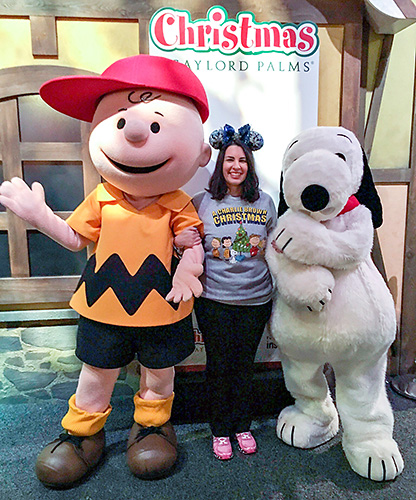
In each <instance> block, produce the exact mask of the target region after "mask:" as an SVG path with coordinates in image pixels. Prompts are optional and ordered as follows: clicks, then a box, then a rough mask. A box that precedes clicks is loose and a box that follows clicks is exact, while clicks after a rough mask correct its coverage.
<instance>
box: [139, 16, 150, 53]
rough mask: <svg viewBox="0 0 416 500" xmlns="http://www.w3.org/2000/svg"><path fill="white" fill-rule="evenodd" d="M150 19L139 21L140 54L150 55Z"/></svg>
mask: <svg viewBox="0 0 416 500" xmlns="http://www.w3.org/2000/svg"><path fill="white" fill-rule="evenodd" d="M149 23H150V20H149V19H140V20H139V52H140V54H148V53H149Z"/></svg>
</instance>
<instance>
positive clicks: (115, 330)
mask: <svg viewBox="0 0 416 500" xmlns="http://www.w3.org/2000/svg"><path fill="white" fill-rule="evenodd" d="M194 348H195V340H194V332H193V326H192V319H191V315H189V316H187V317H186V318H184V319H182V320H181V321H178V322H177V323H174V324H172V325H163V326H152V327H131V326H115V325H108V324H106V323H99V322H97V321H93V320H91V319H87V318H84V317H83V316H81V317H80V319H79V323H78V334H77V348H76V351H75V354H76V355H77V357H78V358H79V359H80V360H81V361H83V362H84V363H87V364H88V365H91V366H95V367H97V368H122V367H123V366H126V365H128V364H129V363H130V361H133V359H135V356H136V355H137V359H138V360H139V362H140V364H142V365H143V366H145V367H146V368H156V369H157V368H159V369H160V368H168V367H170V366H174V365H176V364H178V363H180V362H181V361H183V360H184V359H186V358H187V357H188V356H189V355H190V354H192V352H193V351H194Z"/></svg>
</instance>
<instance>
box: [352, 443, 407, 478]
mask: <svg viewBox="0 0 416 500" xmlns="http://www.w3.org/2000/svg"><path fill="white" fill-rule="evenodd" d="M343 448H344V452H345V455H346V457H347V460H348V462H349V463H350V465H351V468H352V470H353V471H355V472H356V473H357V474H359V475H360V476H363V477H366V478H367V479H372V480H373V481H391V480H392V479H395V478H396V477H397V476H398V475H399V474H400V473H401V472H402V470H403V467H404V462H403V458H402V456H401V454H400V451H399V448H398V447H397V443H396V441H394V439H391V438H384V439H383V438H381V439H380V438H378V439H377V438H375V439H374V441H361V442H357V443H352V444H348V445H347V444H345V443H343Z"/></svg>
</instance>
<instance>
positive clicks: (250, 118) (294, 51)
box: [149, 6, 319, 201]
mask: <svg viewBox="0 0 416 500" xmlns="http://www.w3.org/2000/svg"><path fill="white" fill-rule="evenodd" d="M149 34H150V44H149V52H150V53H151V54H154V55H161V56H164V57H170V58H172V59H175V60H178V61H180V62H182V63H184V64H186V65H187V66H188V67H189V68H191V69H192V71H194V73H195V74H196V75H197V76H198V77H199V79H200V80H201V81H202V83H203V84H204V87H205V89H206V91H207V94H208V101H209V105H210V118H209V119H208V121H207V123H206V124H205V127H206V136H207V137H208V135H209V134H210V132H212V131H213V130H214V129H217V128H219V127H221V126H223V125H224V124H225V123H229V124H230V125H232V126H234V127H235V128H236V127H240V126H241V125H244V124H245V123H249V124H250V125H251V126H252V127H253V129H254V130H257V131H259V132H260V133H261V134H262V135H263V137H264V147H263V148H262V149H261V150H260V151H258V152H256V153H255V159H256V165H257V169H258V172H259V177H260V181H261V186H262V188H263V189H264V190H265V191H267V192H268V193H269V194H271V195H272V196H273V197H274V199H275V200H276V201H277V194H278V191H279V179H280V168H281V160H282V156H283V152H284V150H285V148H286V146H287V144H288V142H289V141H290V140H291V139H292V137H293V136H294V135H296V134H297V133H298V132H300V131H301V130H303V129H305V128H308V127H312V126H315V125H317V115H318V76H319V36H318V27H317V26H316V25H315V24H314V23H312V22H310V21H308V20H305V21H304V22H302V23H299V24H293V23H280V22H279V21H278V20H270V21H268V22H261V23H258V22H257V21H256V20H255V16H254V14H253V13H252V12H239V13H238V14H237V15H236V18H235V19H230V18H229V16H228V13H227V11H226V10H225V9H224V8H223V7H221V6H213V7H211V8H210V9H209V10H208V12H207V15H206V18H205V19H196V20H193V19H192V18H191V14H190V13H189V12H188V11H186V10H178V9H174V8H171V7H165V8H162V9H160V10H158V11H157V12H156V13H155V14H154V15H153V17H152V19H151V21H150V26H149ZM213 160H215V157H214V159H213ZM212 170H213V161H212V162H211V164H210V165H209V166H208V170H207V169H199V172H198V174H197V178H196V179H193V180H192V181H191V182H190V184H189V185H188V186H185V189H186V190H187V191H188V192H189V193H190V194H191V195H192V194H194V193H195V192H196V191H199V190H201V189H204V188H205V187H206V184H207V181H208V178H209V175H210V173H211V172H212Z"/></svg>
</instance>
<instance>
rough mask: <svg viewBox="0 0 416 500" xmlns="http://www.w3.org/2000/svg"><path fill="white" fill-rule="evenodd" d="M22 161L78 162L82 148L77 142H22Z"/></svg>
mask: <svg viewBox="0 0 416 500" xmlns="http://www.w3.org/2000/svg"><path fill="white" fill-rule="evenodd" d="M20 155H21V157H22V161H53V162H60V161H67V162H76V161H78V162H80V161H81V159H82V148H81V144H80V143H79V142H22V143H21V144H20Z"/></svg>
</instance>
